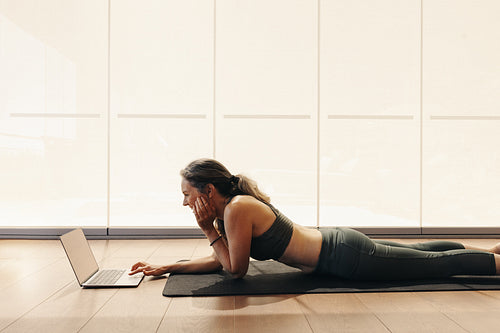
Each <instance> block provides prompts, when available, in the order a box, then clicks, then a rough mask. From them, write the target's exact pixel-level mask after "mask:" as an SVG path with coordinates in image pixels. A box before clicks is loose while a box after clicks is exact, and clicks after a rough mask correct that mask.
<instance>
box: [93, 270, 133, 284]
mask: <svg viewBox="0 0 500 333" xmlns="http://www.w3.org/2000/svg"><path fill="white" fill-rule="evenodd" d="M124 272H125V270H124V269H123V270H112V269H107V270H103V271H99V272H97V275H96V276H94V277H93V278H92V280H90V281H89V283H91V284H101V285H110V284H114V283H115V282H116V281H118V279H119V278H120V277H121V276H122V275H123V273H124Z"/></svg>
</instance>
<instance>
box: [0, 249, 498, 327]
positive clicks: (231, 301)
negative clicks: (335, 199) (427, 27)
mask: <svg viewBox="0 0 500 333" xmlns="http://www.w3.org/2000/svg"><path fill="white" fill-rule="evenodd" d="M398 241H401V242H403V243H410V242H414V241H423V240H411V239H401V240H398ZM458 241H461V242H464V243H468V244H471V245H474V246H479V247H485V248H488V247H491V246H492V245H494V244H495V243H496V242H497V240H491V239H470V240H458ZM89 243H90V245H91V247H92V249H93V251H94V254H95V256H96V259H97V261H98V262H99V263H100V265H101V266H102V267H130V266H131V265H132V264H133V263H135V262H136V261H140V260H147V261H150V262H153V263H154V262H156V263H162V262H173V261H177V260H180V259H191V258H198V257H201V256H205V255H209V254H210V253H211V249H210V247H209V246H208V242H207V241H206V240H205V239H186V240H92V241H90V242H89ZM0 270H1V274H0V296H1V297H0V332H2V333H3V332H133V331H140V332H203V333H206V332H259V333H264V332H273V333H276V332H288V333H291V332H404V333H406V332H426V333H427V332H440V333H441V332H497V331H499V329H500V291H461V292H405V293H359V294H353V293H344V294H305V295H273V296H236V297H233V296H227V297H195V298H191V297H181V298H167V297H163V296H162V294H161V293H162V290H163V286H164V284H165V282H166V280H167V278H168V277H160V278H149V277H148V278H145V279H144V281H143V283H141V285H140V286H139V287H138V288H133V289H90V290H86V289H82V288H80V287H79V285H78V284H77V282H76V279H75V277H74V274H73V271H72V269H71V267H70V266H69V263H68V261H67V259H66V257H65V254H64V250H63V249H62V247H61V245H60V243H59V241H53V240H0Z"/></svg>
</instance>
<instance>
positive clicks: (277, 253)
mask: <svg viewBox="0 0 500 333" xmlns="http://www.w3.org/2000/svg"><path fill="white" fill-rule="evenodd" d="M265 204H266V205H267V206H269V208H271V210H272V211H273V213H274V215H276V219H275V220H274V223H273V224H272V225H271V226H270V227H269V229H267V230H266V231H265V232H264V233H263V234H262V235H260V236H258V237H253V238H252V244H251V246H250V256H251V257H252V258H254V259H257V260H268V259H275V260H277V259H279V258H280V257H281V256H282V255H283V253H284V252H285V250H286V247H287V246H288V244H289V243H290V239H291V238H292V233H293V222H292V221H291V220H290V219H289V218H288V217H286V216H285V215H283V214H282V213H281V212H280V211H279V210H277V209H276V208H274V206H273V205H271V204H268V203H265ZM218 225H219V229H222V232H224V230H223V229H224V221H222V220H218Z"/></svg>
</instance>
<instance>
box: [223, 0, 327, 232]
mask: <svg viewBox="0 0 500 333" xmlns="http://www.w3.org/2000/svg"><path fill="white" fill-rule="evenodd" d="M317 10H318V8H317V3H316V2H311V1H282V0H272V1H217V8H216V33H217V38H216V82H215V86H216V114H217V118H216V119H217V123H216V143H217V146H216V157H217V158H218V159H220V160H221V161H222V162H223V163H225V164H227V165H228V167H229V168H230V170H231V171H232V172H234V173H240V172H242V173H247V174H248V175H249V176H251V177H253V178H255V180H257V181H258V182H259V184H260V186H261V187H262V189H263V190H264V191H265V192H267V193H268V194H269V195H270V196H271V199H272V202H273V203H274V204H275V205H276V206H277V208H278V209H280V210H282V211H283V212H284V213H285V214H287V215H288V216H289V217H290V218H292V219H293V220H294V221H296V222H298V223H301V224H304V225H313V226H315V225H316V223H317V218H316V215H317V214H316V205H315V203H316V197H317V191H316V189H317V188H316V177H317V176H316V169H317V163H316V156H317V155H316V149H317V148H316V147H317V135H316V127H317V117H316V114H317Z"/></svg>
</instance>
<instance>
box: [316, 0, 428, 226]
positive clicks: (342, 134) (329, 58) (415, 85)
mask: <svg viewBox="0 0 500 333" xmlns="http://www.w3.org/2000/svg"><path fill="white" fill-rule="evenodd" d="M320 15H321V20H320V23H321V24H320V29H321V34H320V38H321V39H320V45H321V48H320V50H321V53H320V59H321V63H320V89H321V90H320V110H321V118H320V124H321V130H320V149H321V150H320V185H319V188H320V225H321V226H337V225H341V226H357V227H371V226H395V227H418V226H419V224H420V206H419V202H420V199H419V193H420V166H419V158H420V133H419V131H420V129H419V128H420V121H419V120H420V87H419V82H420V1H403V2H402V1H398V0H385V1H371V2H367V1H349V2H346V1H323V2H322V3H321V13H320Z"/></svg>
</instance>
